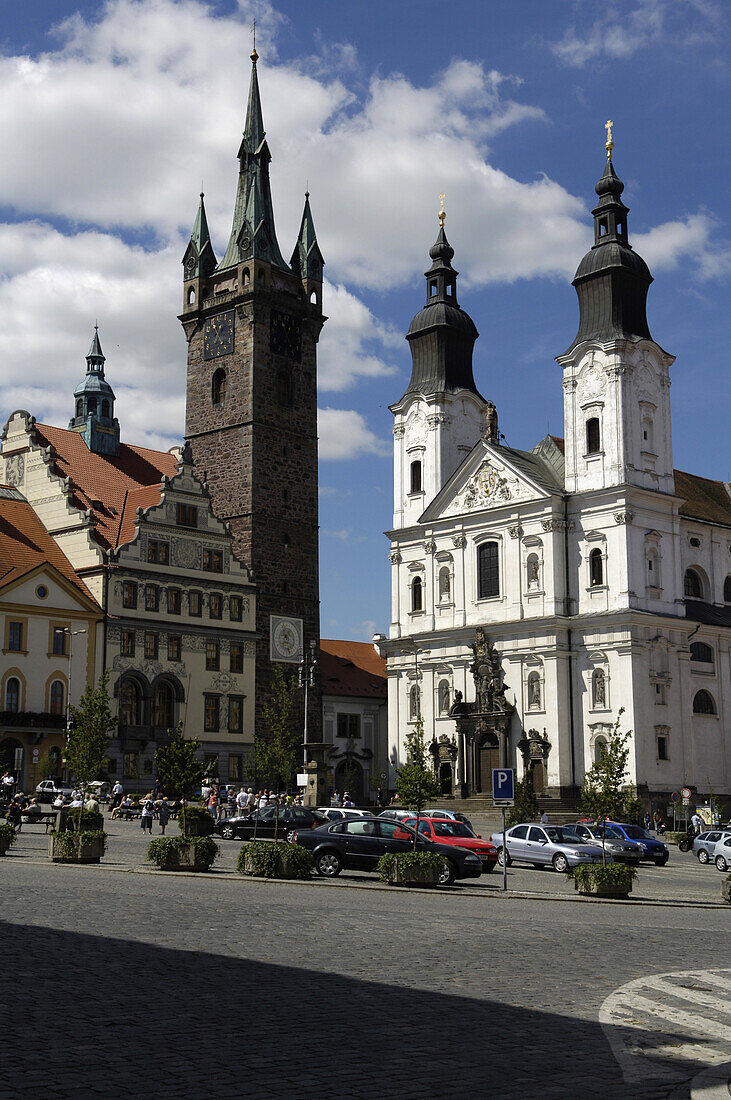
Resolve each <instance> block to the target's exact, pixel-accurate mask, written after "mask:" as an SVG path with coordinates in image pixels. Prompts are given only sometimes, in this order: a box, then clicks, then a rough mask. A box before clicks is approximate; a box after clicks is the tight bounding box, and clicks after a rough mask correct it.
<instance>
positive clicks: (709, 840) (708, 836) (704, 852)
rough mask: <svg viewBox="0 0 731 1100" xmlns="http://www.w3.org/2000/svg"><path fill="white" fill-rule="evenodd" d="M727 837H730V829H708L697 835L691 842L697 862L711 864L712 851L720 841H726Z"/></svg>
mask: <svg viewBox="0 0 731 1100" xmlns="http://www.w3.org/2000/svg"><path fill="white" fill-rule="evenodd" d="M728 837H731V829H708V830H707V831H706V832H703V833H698V836H697V837H696V838H695V840H694V841H693V851H694V852H695V854H696V855H697V856H698V862H699V863H712V862H713V849H714V848H715V847H716V846H717V845H718V843H719V842H720V841H721V840H727V839H728Z"/></svg>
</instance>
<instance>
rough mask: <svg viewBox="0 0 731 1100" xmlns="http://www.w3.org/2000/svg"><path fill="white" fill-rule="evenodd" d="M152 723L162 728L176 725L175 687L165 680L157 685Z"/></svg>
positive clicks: (153, 701) (153, 702)
mask: <svg viewBox="0 0 731 1100" xmlns="http://www.w3.org/2000/svg"><path fill="white" fill-rule="evenodd" d="M152 724H153V726H159V727H160V728H161V729H170V728H171V727H172V726H174V725H175V698H174V696H173V689H172V687H171V685H170V684H168V683H167V682H166V681H165V680H161V681H160V683H159V684H157V686H156V687H155V694H154V696H153V700H152Z"/></svg>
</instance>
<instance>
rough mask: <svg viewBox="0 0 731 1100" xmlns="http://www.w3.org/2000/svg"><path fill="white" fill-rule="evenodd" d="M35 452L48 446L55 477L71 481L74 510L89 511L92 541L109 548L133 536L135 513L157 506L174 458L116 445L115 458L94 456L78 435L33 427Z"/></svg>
mask: <svg viewBox="0 0 731 1100" xmlns="http://www.w3.org/2000/svg"><path fill="white" fill-rule="evenodd" d="M35 437H36V441H37V443H38V444H39V446H41V447H47V446H53V448H54V449H55V455H54V457H53V465H54V467H55V472H56V474H57V475H58V476H59V477H62V478H71V481H72V483H73V494H72V500H73V503H74V504H75V505H76V507H77V508H82V509H84V510H91V512H92V513H93V516H94V521H95V528H94V530H95V535H96V539H97V542H98V543H99V544H100V546H102V547H104V549H107V550H109V549H115V548H116V547H117V546H120V545H121V544H122V543H124V542H129V540H130V539H132V538H133V537H134V533H135V511H136V509H137V508H139V507H142V508H149V507H150V506H152V505H154V504H158V503H159V502H160V491H161V481H162V478H163V477H174V476H175V474H176V472H177V463H178V459H177V458H176V456H175V455H174V454H170V453H169V452H165V451H153V450H151V449H150V448H148V447H135V446H132V445H130V444H129V443H120V445H119V454H118V455H103V454H94V452H93V451H90V450H89V448H88V447H87V446H86V444H85V443H84V440H83V437H82V436H81V435H79V433H78V432H72V431H68V430H67V429H65V428H56V427H53V426H52V425H50V424H36V425H35Z"/></svg>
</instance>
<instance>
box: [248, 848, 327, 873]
mask: <svg viewBox="0 0 731 1100" xmlns="http://www.w3.org/2000/svg"><path fill="white" fill-rule="evenodd" d="M314 866H315V861H314V859H313V857H312V853H311V852H308V851H307V849H306V848H302V847H300V845H299V844H288V843H287V842H286V841H284V840H274V841H269V840H252V841H250V842H249V843H248V844H246V845H245V846H244V847H243V848H242V849H241V851H240V852H239V858H238V859H237V861H236V870H237V871H238V872H239V874H240V875H250V876H252V877H254V878H309V877H310V875H311V874H312V871H313V869H314Z"/></svg>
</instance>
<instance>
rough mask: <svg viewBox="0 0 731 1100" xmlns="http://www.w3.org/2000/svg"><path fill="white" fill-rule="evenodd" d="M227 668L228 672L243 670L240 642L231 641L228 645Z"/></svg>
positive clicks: (242, 652) (242, 654)
mask: <svg viewBox="0 0 731 1100" xmlns="http://www.w3.org/2000/svg"><path fill="white" fill-rule="evenodd" d="M228 670H229V672H243V671H244V647H243V645H242V644H241V642H231V645H230V646H229V647H228Z"/></svg>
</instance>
